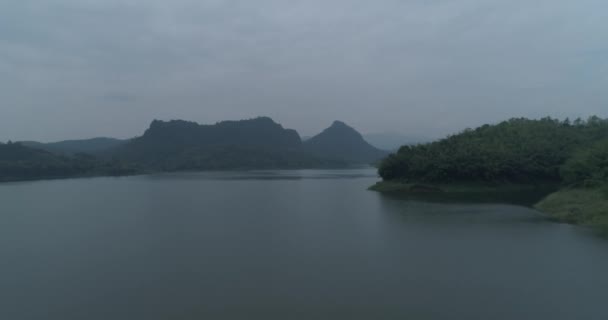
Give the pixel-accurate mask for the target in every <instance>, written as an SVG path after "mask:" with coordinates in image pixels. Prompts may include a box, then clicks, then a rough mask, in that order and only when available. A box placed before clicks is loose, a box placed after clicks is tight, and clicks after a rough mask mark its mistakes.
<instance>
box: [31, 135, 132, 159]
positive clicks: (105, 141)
mask: <svg viewBox="0 0 608 320" xmlns="http://www.w3.org/2000/svg"><path fill="white" fill-rule="evenodd" d="M127 142H128V140H119V139H113V138H93V139H85V140H66V141H59V142H51V143H41V142H35V141H23V142H20V143H21V144H22V145H24V146H27V147H31V148H36V149H42V150H45V151H48V152H53V153H58V154H67V155H70V154H76V153H88V154H99V153H102V152H105V151H107V150H109V149H112V148H115V147H117V146H120V145H122V144H124V143H127Z"/></svg>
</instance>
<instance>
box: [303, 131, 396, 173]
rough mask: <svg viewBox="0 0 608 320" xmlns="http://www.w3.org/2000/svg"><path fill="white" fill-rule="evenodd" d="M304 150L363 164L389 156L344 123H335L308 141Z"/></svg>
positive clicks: (304, 144)
mask: <svg viewBox="0 0 608 320" xmlns="http://www.w3.org/2000/svg"><path fill="white" fill-rule="evenodd" d="M303 148H304V150H306V151H307V152H310V153H311V154H313V155H315V156H318V157H323V158H326V159H333V160H341V161H347V162H350V163H361V164H363V163H366V164H369V163H372V162H375V161H379V160H381V159H382V158H383V157H385V156H386V155H388V152H386V151H383V150H380V149H378V148H376V147H374V146H372V145H371V144H369V143H368V142H367V141H365V139H364V138H363V136H362V135H361V134H360V133H359V132H358V131H356V130H355V129H353V128H352V127H350V126H348V125H347V124H346V123H344V122H342V121H334V122H333V123H332V125H331V126H330V127H329V128H327V129H325V130H323V132H321V133H319V134H318V135H316V136H314V137H312V138H310V139H308V140H306V141H305V142H304V143H303Z"/></svg>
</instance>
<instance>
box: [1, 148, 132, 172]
mask: <svg viewBox="0 0 608 320" xmlns="http://www.w3.org/2000/svg"><path fill="white" fill-rule="evenodd" d="M138 170H139V169H138V168H137V167H135V166H133V165H131V164H126V163H124V162H122V161H118V160H101V159H98V158H95V157H93V156H90V155H87V154H76V155H73V156H64V155H57V154H53V153H50V152H47V151H44V150H39V149H35V148H30V147H26V146H24V145H22V144H20V143H12V142H8V143H0V181H18V180H32V179H49V178H66V177H82V176H96V175H128V174H133V173H136V172H138Z"/></svg>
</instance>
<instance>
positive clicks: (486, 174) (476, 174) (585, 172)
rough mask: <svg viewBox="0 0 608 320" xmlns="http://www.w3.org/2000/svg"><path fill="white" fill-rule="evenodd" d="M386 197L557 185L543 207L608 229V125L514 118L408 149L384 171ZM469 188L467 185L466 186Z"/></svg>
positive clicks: (391, 159) (386, 164) (568, 218)
mask: <svg viewBox="0 0 608 320" xmlns="http://www.w3.org/2000/svg"><path fill="white" fill-rule="evenodd" d="M378 172H379V174H380V176H381V177H382V179H383V182H380V183H378V184H377V185H375V186H373V187H372V189H374V190H377V191H384V192H398V193H415V192H420V191H422V190H424V191H427V192H428V191H432V190H435V191H439V192H441V191H443V192H448V191H451V192H458V191H462V190H467V192H468V191H471V190H474V189H475V188H471V186H477V187H479V189H480V190H482V189H483V190H488V188H489V189H492V188H494V189H495V190H500V188H501V187H502V186H517V187H516V188H527V187H538V186H543V185H545V186H546V185H554V186H555V187H556V189H557V188H559V189H560V190H559V191H558V192H557V193H555V194H552V195H549V196H548V197H547V198H545V199H544V200H542V201H541V202H540V203H538V204H537V208H539V209H541V210H543V211H545V212H548V213H550V214H552V215H553V216H554V217H555V218H556V219H558V220H561V221H566V222H571V223H578V224H586V225H602V226H605V227H608V120H605V119H600V118H598V117H591V118H589V119H588V120H587V121H582V120H576V121H573V122H571V121H569V120H565V121H559V120H555V119H551V118H544V119H540V120H529V119H523V118H518V119H511V120H508V121H504V122H501V123H499V124H496V125H484V126H481V127H479V128H476V129H467V130H464V131H463V132H461V133H459V134H455V135H452V136H449V137H447V138H445V139H442V140H439V141H435V142H432V143H427V144H419V145H414V146H403V147H401V148H400V149H399V151H398V152H397V153H395V154H391V155H390V156H388V157H387V158H385V159H384V160H383V161H382V162H381V164H380V166H379V170H378ZM463 186H466V188H465V187H463Z"/></svg>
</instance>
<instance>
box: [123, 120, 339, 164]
mask: <svg viewBox="0 0 608 320" xmlns="http://www.w3.org/2000/svg"><path fill="white" fill-rule="evenodd" d="M301 146H302V140H301V139H300V135H299V134H298V133H297V132H296V131H295V130H291V129H285V128H283V127H282V126H281V125H280V124H278V123H276V122H274V121H273V120H272V119H270V118H267V117H260V118H255V119H250V120H240V121H224V122H219V123H216V124H213V125H200V124H197V123H195V122H188V121H181V120H174V121H167V122H165V121H158V120H155V121H153V122H152V123H151V125H150V127H149V129H148V130H146V132H145V133H144V135H143V136H141V137H139V138H135V139H133V140H132V141H131V142H129V143H127V144H125V145H123V146H121V147H119V148H117V149H116V150H115V152H114V153H113V155H114V156H116V157H118V158H121V159H124V160H127V161H133V162H137V163H142V164H145V165H146V166H149V167H151V168H154V169H159V170H220V169H249V168H251V169H265V168H302V167H320V166H328V165H339V163H338V162H336V161H330V160H324V159H319V158H316V157H314V156H311V155H309V154H307V153H305V152H303V151H302V150H301Z"/></svg>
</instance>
